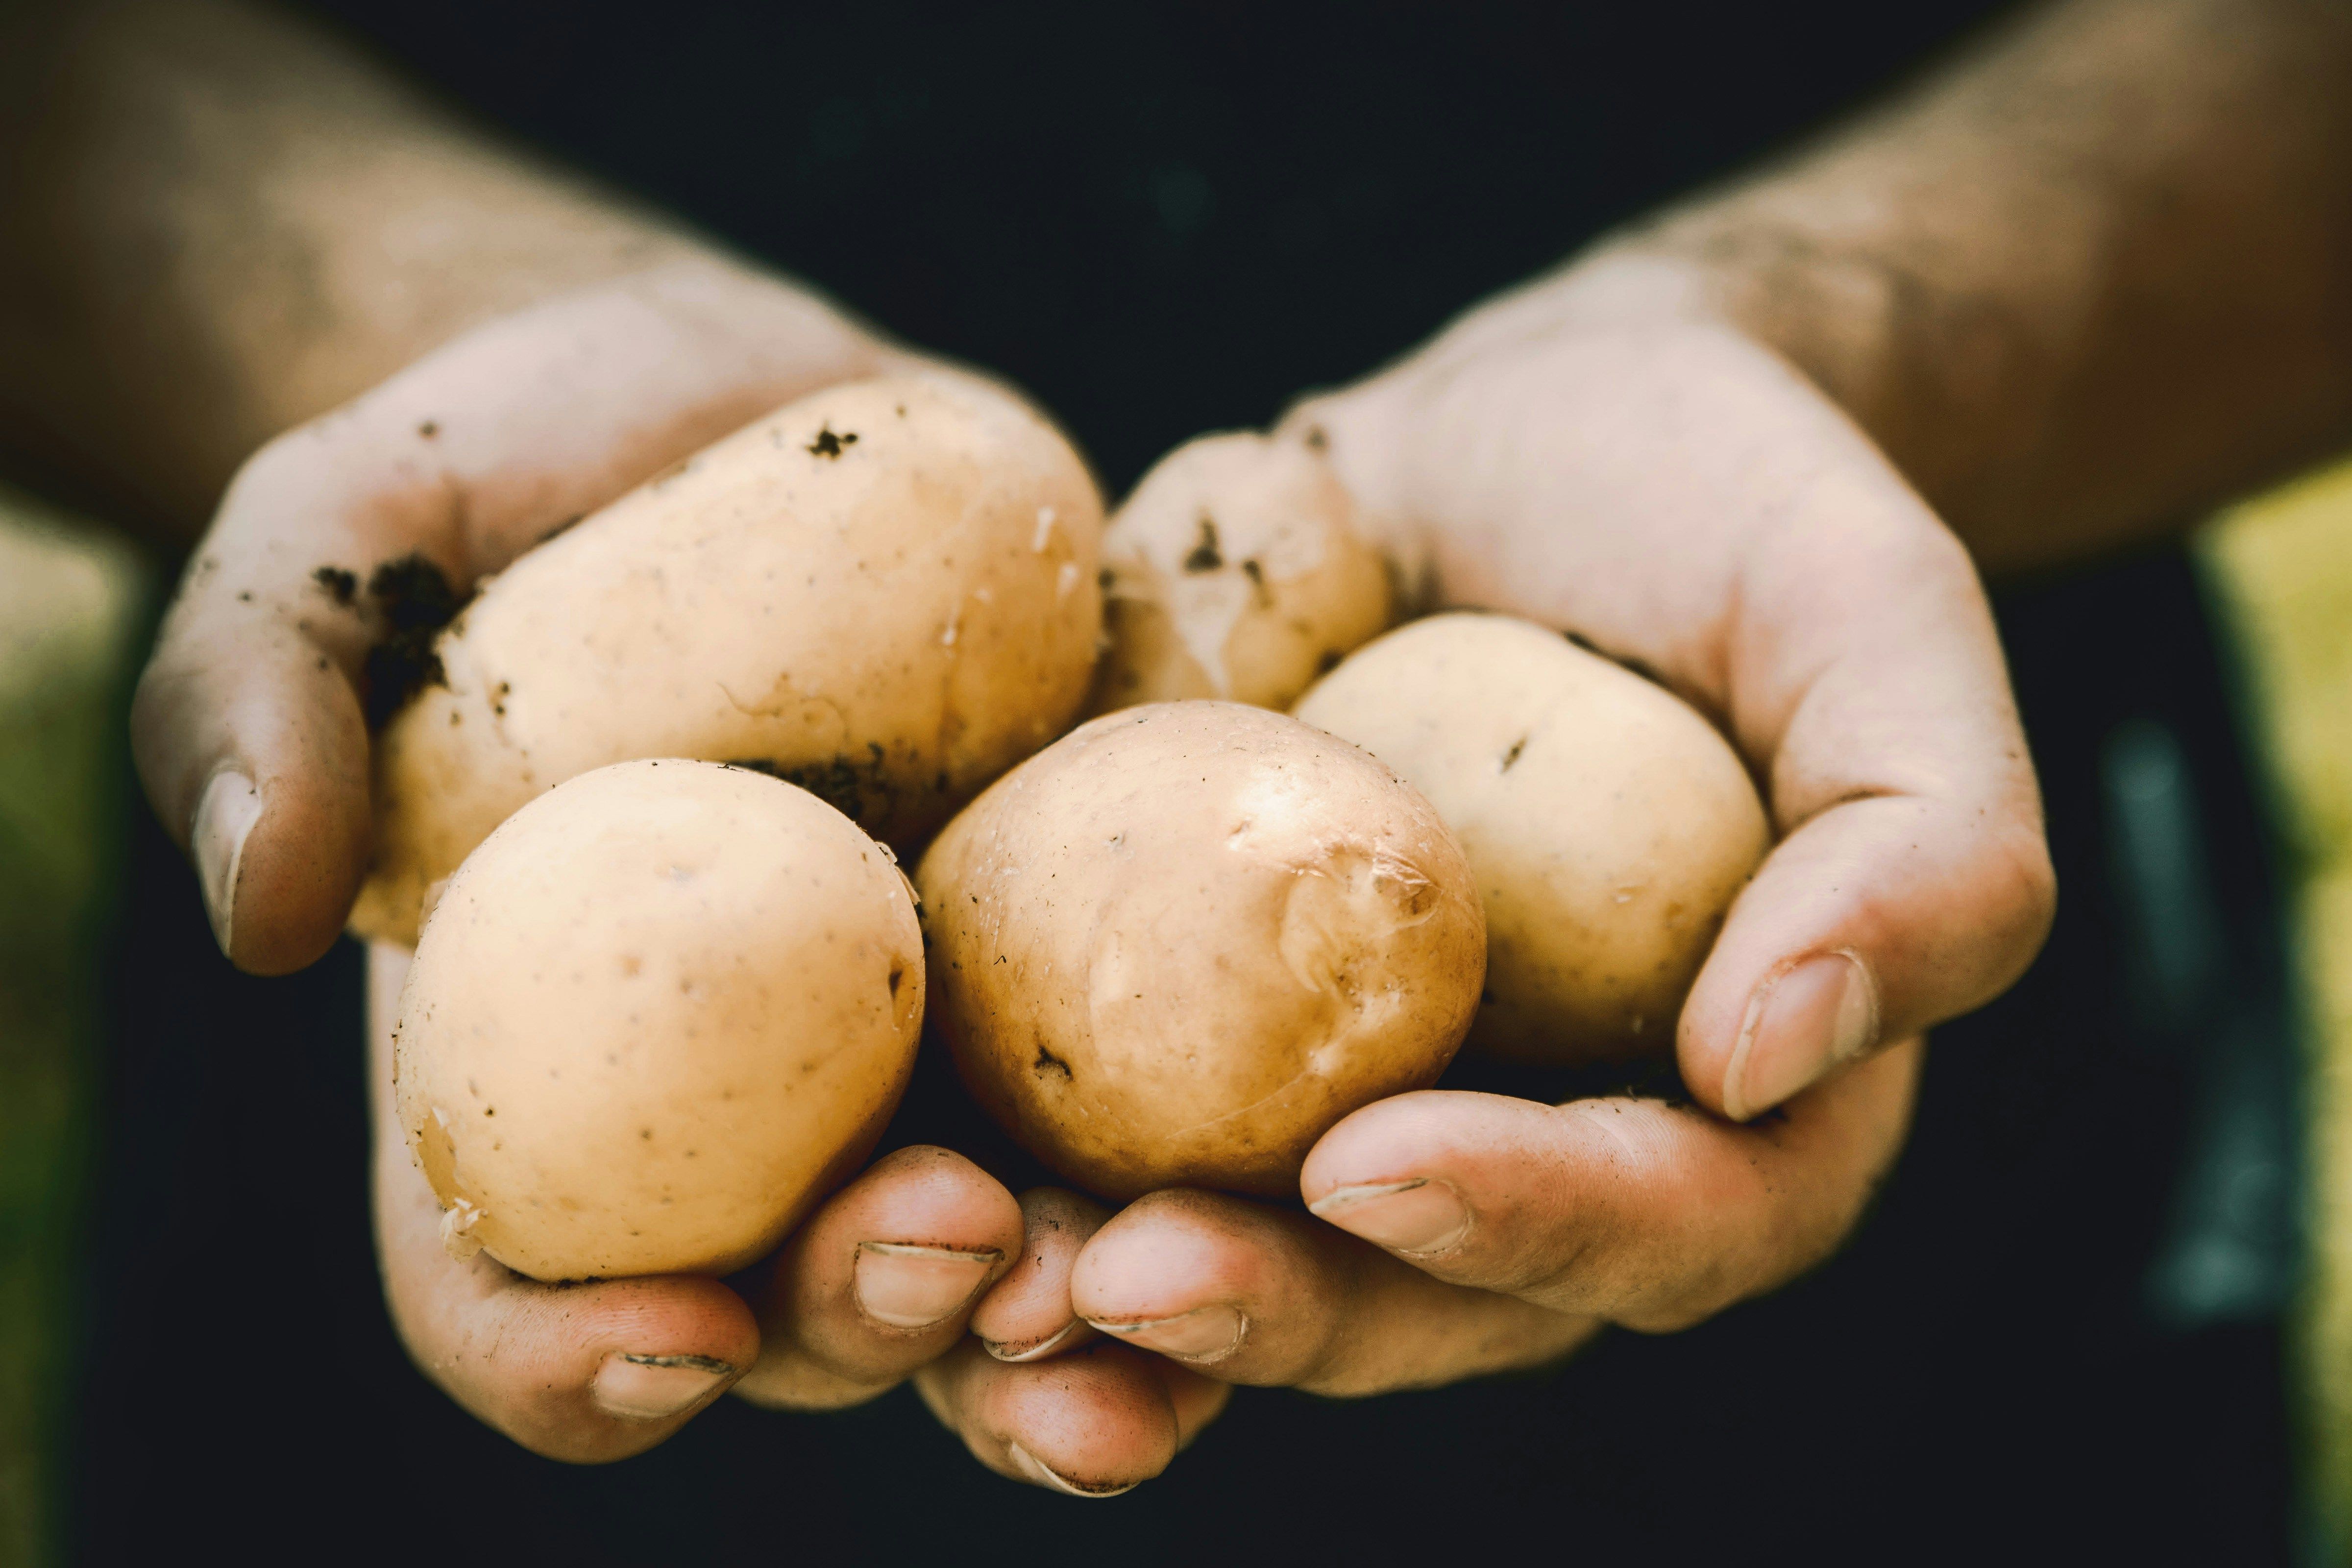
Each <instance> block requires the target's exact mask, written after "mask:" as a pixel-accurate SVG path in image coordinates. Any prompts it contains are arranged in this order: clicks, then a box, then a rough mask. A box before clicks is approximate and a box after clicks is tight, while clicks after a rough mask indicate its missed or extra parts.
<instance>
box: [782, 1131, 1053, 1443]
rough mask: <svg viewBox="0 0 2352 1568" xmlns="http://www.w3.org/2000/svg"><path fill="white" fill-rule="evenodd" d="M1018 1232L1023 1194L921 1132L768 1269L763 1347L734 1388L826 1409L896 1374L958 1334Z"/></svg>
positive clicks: (1006, 1262)
mask: <svg viewBox="0 0 2352 1568" xmlns="http://www.w3.org/2000/svg"><path fill="white" fill-rule="evenodd" d="M1023 1241H1024V1236H1023V1228H1022V1212H1021V1205H1019V1204H1018V1203H1016V1202H1015V1201H1014V1199H1013V1194H1011V1193H1010V1192H1008V1191H1006V1190H1005V1188H1004V1187H1003V1184H1000V1183H998V1182H997V1181H996V1179H995V1178H994V1177H992V1176H991V1175H989V1174H988V1173H986V1172H985V1171H982V1169H981V1168H980V1167H979V1166H977V1165H975V1164H973V1163H971V1161H970V1160H967V1159H965V1158H964V1157H963V1156H962V1155H961V1154H957V1153H954V1152H951V1151H949V1150H946V1149H941V1148H937V1147H934V1146H931V1145H929V1144H918V1145H915V1146H912V1147H909V1148H905V1149H899V1150H897V1151H895V1152H892V1153H890V1154H887V1155H885V1156H884V1157H883V1158H882V1159H880V1160H877V1161H876V1162H875V1163H874V1164H873V1165H872V1166H871V1167H870V1168H869V1169H867V1170H866V1173H864V1174H862V1175H860V1176H859V1177H858V1178H857V1179H856V1181H854V1182H852V1183H851V1184H849V1185H848V1186H846V1187H845V1188H843V1189H842V1190H841V1191H840V1192H838V1193H835V1194H834V1195H833V1196H832V1197H831V1198H829V1199H827V1200H826V1201H825V1203H824V1205H822V1206H821V1207H819V1208H818V1210H817V1211H816V1213H815V1214H814V1215H812V1216H811V1217H810V1219H809V1220H808V1222H807V1223H806V1224H804V1225H803V1226H801V1228H800V1229H799V1231H797V1232H796V1233H795V1234H794V1235H793V1237H792V1239H791V1240H789V1241H787V1242H786V1243H785V1244H784V1247H783V1250H782V1252H780V1253H779V1254H778V1255H777V1257H776V1258H775V1260H774V1262H773V1264H772V1265H771V1266H770V1267H769V1268H768V1269H767V1282H766V1284H765V1285H764V1287H763V1288H762V1289H761V1291H760V1293H759V1301H760V1318H761V1327H762V1330H763V1338H762V1344H761V1356H760V1361H759V1363H758V1365H756V1366H755V1367H753V1368H752V1369H751V1372H750V1373H748V1374H747V1375H746V1376H745V1377H744V1378H743V1380H742V1381H741V1382H740V1384H737V1385H736V1389H737V1392H738V1393H740V1394H742V1395H743V1396H744V1397H746V1398H748V1399H751V1400H753V1401H754V1402H756V1403H759V1404H761V1405H786V1406H791V1407H794V1408H800V1409H825V1408H832V1407H835V1406H840V1405H854V1404H856V1403H858V1402H860V1401H862V1400H866V1399H870V1398H872V1397H874V1396H875V1395H876V1394H880V1393H882V1392H883V1391H884V1390H885V1389H888V1388H891V1387H895V1386H896V1385H897V1384H899V1383H902V1382H904V1381H905V1380H906V1378H907V1376H908V1373H912V1372H913V1371H915V1369H916V1368H918V1367H919V1366H921V1365H923V1364H924V1363H927V1362H929V1361H931V1360H933V1359H935V1358H936V1357H938V1356H940V1355H941V1354H944V1353H945V1352H947V1351H948V1350H949V1349H950V1348H951V1347H952V1346H953V1345H955V1343H956V1342H958V1341H959V1340H960V1339H961V1338H962V1337H963V1332H964V1327H965V1324H966V1322H967V1321H968V1320H969V1319H970V1318H971V1310H972V1308H973V1307H974V1305H976V1304H977V1303H978V1301H979V1300H980V1298H981V1296H982V1292H984V1291H985V1290H986V1289H988V1287H989V1286H990V1285H992V1284H993V1283H994V1282H995V1281H996V1280H998V1279H1001V1278H1003V1275H1004V1272H1005V1271H1006V1270H1007V1269H1008V1268H1011V1267H1012V1266H1013V1262H1014V1261H1015V1260H1016V1259H1017V1258H1020V1257H1022V1247H1023Z"/></svg>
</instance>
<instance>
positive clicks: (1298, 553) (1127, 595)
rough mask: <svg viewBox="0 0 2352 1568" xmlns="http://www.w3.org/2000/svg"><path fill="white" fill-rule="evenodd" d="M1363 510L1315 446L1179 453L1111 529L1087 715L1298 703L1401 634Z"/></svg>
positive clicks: (1285, 443)
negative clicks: (1172, 706) (1102, 643)
mask: <svg viewBox="0 0 2352 1568" xmlns="http://www.w3.org/2000/svg"><path fill="white" fill-rule="evenodd" d="M1369 534H1370V531H1369V530H1367V529H1366V528H1365V527H1364V526H1363V520H1362V519H1361V518H1360V516H1359V515H1358V512H1357V509H1356V505H1355V502H1354V501H1353V500H1350V499H1349V495H1348V492H1347V490H1346V489H1343V488H1341V486H1340V484H1339V479H1337V478H1336V477H1334V476H1333V474H1332V472H1331V469H1330V468H1329V466H1328V464H1326V463H1325V462H1324V460H1323V458H1322V457H1321V456H1320V455H1319V454H1318V453H1317V452H1316V451H1315V450H1314V449H1313V448H1312V447H1309V446H1308V445H1307V442H1306V441H1305V440H1303V439H1297V438H1291V437H1270V436H1257V435H1253V434H1250V433H1248V432H1246V431H1242V432H1235V433H1232V434H1227V435H1221V436H1204V437H1202V438H1201V439H1199V440H1197V441H1192V442H1190V443H1188V444H1186V445H1185V446H1182V447H1178V448H1177V449H1176V450H1175V451H1173V452H1171V453H1170V454H1169V455H1168V456H1167V457H1165V458H1161V459H1160V463H1159V465H1158V466H1157V467H1155V468H1153V469H1152V470H1151V471H1150V473H1148V474H1146V475H1144V477H1143V482H1142V483H1140V484H1139V485H1137V486H1136V488H1135V493H1134V494H1133V495H1131V496H1129V498H1128V500H1127V504H1126V505H1124V506H1122V507H1120V508H1119V510H1118V515H1117V516H1115V517H1114V518H1113V519H1112V520H1111V523H1110V527H1109V528H1108V530H1107V531H1105V533H1104V535H1103V568H1104V570H1103V578H1104V605H1103V614H1104V627H1105V630H1106V632H1107V634H1108V644H1109V646H1108V647H1107V648H1106V649H1105V650H1104V653H1103V658H1102V663H1101V664H1100V666H1099V667H1097V669H1096V672H1095V687H1094V690H1093V692H1092V693H1091V694H1090V695H1089V697H1088V698H1087V710H1088V711H1089V712H1095V713H1105V712H1108V711H1110V710H1113V709H1117V708H1124V707H1127V706H1129V704H1131V703H1137V702H1162V701H1168V700H1172V699H1177V698H1186V697H1221V698H1230V699H1231V700H1234V701H1236V702H1250V703H1255V704H1256V705H1257V706H1259V707H1261V708H1287V707H1288V706H1289V705H1290V703H1291V701H1292V700H1293V699H1295V698H1297V695H1298V694H1299V693H1300V692H1302V691H1304V690H1306V689H1307V687H1308V686H1309V685H1310V684H1312V683H1313V681H1314V679H1315V678H1316V677H1317V676H1318V675H1320V674H1322V673H1323V672H1324V671H1325V670H1327V669H1328V668H1331V666H1332V665H1333V664H1335V663H1337V662H1338V660H1339V658H1340V657H1341V656H1343V655H1344V654H1346V653H1347V652H1348V651H1349V649H1350V648H1353V647H1356V646H1357V645H1359V644H1360V643H1362V642H1365V641H1367V640H1368V639H1370V638H1371V637H1378V636H1379V635H1380V634H1381V631H1382V630H1383V629H1384V628H1386V627H1387V626H1388V624H1389V621H1390V617H1391V613H1392V609H1393V602H1394V593H1393V590H1392V588H1391V583H1390V578H1389V570H1388V567H1387V566H1386V564H1384V563H1383V562H1382V560H1381V554H1380V552H1379V551H1378V550H1376V549H1375V548H1374V547H1373V544H1372V542H1371V540H1370V537H1369Z"/></svg>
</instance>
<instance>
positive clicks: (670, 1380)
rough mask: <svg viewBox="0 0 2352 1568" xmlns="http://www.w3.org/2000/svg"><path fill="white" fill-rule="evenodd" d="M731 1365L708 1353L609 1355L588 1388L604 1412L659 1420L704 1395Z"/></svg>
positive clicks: (728, 1372) (730, 1372)
mask: <svg viewBox="0 0 2352 1568" xmlns="http://www.w3.org/2000/svg"><path fill="white" fill-rule="evenodd" d="M734 1375H735V1369H734V1368H733V1367H731V1366H729V1365H728V1364H727V1363H725V1362H723V1361H713V1360H711V1359H710V1357H709V1356H707V1355H608V1356H606V1357H605V1358H604V1365H603V1366H600V1367H598V1368H597V1369H596V1381H595V1382H594V1384H592V1385H591V1392H593V1394H595V1396H596V1404H597V1405H598V1407H599V1408H601V1409H602V1410H603V1411H604V1414H605V1415H617V1416H619V1417H621V1418H622V1419H623V1420H625V1421H663V1420H667V1419H668V1418H669V1417H670V1416H672V1415H677V1413H678V1412H679V1411H681V1410H687V1409H690V1408H692V1407H693V1406H694V1405H696V1404H698V1402H700V1401H702V1400H704V1399H708V1398H709V1396H710V1394H711V1393H712V1392H713V1391H714V1390H716V1389H717V1388H718V1387H719V1384H722V1383H725V1382H726V1381H727V1380H728V1379H729V1378H730V1377H732V1376H734Z"/></svg>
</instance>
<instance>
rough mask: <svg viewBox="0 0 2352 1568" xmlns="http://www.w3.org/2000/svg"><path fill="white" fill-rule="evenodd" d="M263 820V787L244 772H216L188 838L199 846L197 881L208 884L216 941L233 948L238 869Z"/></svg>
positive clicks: (208, 904)
mask: <svg viewBox="0 0 2352 1568" xmlns="http://www.w3.org/2000/svg"><path fill="white" fill-rule="evenodd" d="M260 820H261V792H260V791H259V790H257V789H256V788H254V786H253V781H252V780H251V779H249V778H247V777H246V776H245V775H244V774H243V773H215V774H214V775H213V778H212V782H211V783H210V784H206V785H205V793H204V798H203V799H201V800H199V801H197V802H196V817H195V821H194V823H193V824H192V825H191V826H190V827H189V831H188V841H189V842H190V843H191V844H193V845H194V847H195V851H196V880H197V881H198V882H199V883H201V884H202V885H203V887H204V889H205V914H207V915H209V916H210V917H212V922H213V940H214V941H215V942H218V943H220V950H221V952H224V953H226V952H228V951H229V945H228V944H229V937H230V934H231V932H232V931H234V930H235V929H236V868H237V867H238V866H239V865H240V864H241V863H242V862H243V861H244V859H245V840H246V837H247V835H249V834H250V833H252V831H253V825H254V824H255V823H256V822H258V821H260Z"/></svg>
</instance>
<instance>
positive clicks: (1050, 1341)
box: [981, 1318, 1078, 1362]
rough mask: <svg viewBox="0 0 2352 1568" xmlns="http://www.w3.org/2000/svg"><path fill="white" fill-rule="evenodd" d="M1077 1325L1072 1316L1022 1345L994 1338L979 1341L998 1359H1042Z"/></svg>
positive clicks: (1067, 1336)
mask: <svg viewBox="0 0 2352 1568" xmlns="http://www.w3.org/2000/svg"><path fill="white" fill-rule="evenodd" d="M1077 1326H1078V1321H1077V1320H1076V1318H1073V1319H1071V1320H1070V1321H1068V1322H1066V1323H1064V1324H1063V1325H1062V1326H1061V1327H1060V1328H1059V1329H1057V1330H1055V1331H1054V1332H1053V1333H1052V1334H1051V1335H1049V1336H1047V1337H1046V1338H1045V1339H1042V1340H1039V1341H1038V1342H1036V1343H1035V1344H1033V1345H1022V1344H1018V1343H1015V1342H1011V1341H1005V1342H998V1341H995V1340H982V1341H981V1343H982V1345H983V1346H985V1347H986V1348H987V1351H988V1353H989V1354H991V1355H992V1356H994V1357H995V1358H996V1359H997V1360H999V1361H1003V1362H1024V1361H1043V1360H1044V1359H1045V1357H1047V1356H1049V1355H1052V1354H1053V1353H1054V1347H1055V1346H1056V1345H1058V1344H1060V1343H1061V1342H1063V1341H1064V1340H1066V1339H1068V1338H1069V1337H1070V1333H1071V1331H1073V1330H1075V1329H1076V1327H1077Z"/></svg>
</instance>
